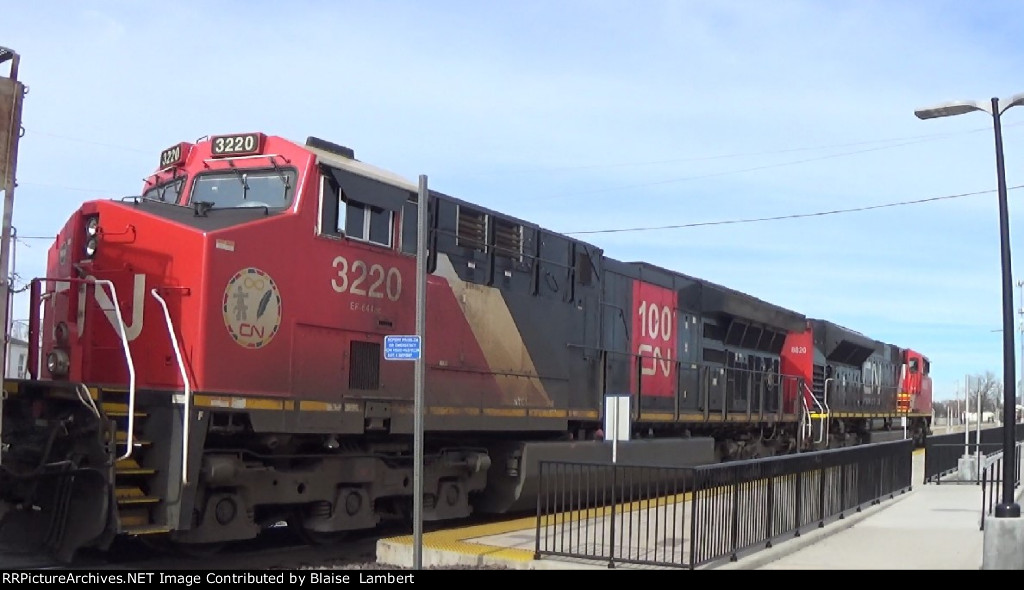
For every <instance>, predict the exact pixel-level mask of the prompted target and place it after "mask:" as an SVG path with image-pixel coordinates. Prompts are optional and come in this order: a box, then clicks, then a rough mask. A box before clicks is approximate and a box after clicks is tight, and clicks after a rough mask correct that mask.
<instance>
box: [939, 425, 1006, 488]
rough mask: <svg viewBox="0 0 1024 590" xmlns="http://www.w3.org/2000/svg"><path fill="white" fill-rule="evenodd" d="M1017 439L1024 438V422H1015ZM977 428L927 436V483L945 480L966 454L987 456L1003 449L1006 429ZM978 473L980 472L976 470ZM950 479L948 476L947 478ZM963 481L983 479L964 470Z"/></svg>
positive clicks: (960, 479) (959, 479) (960, 478)
mask: <svg viewBox="0 0 1024 590" xmlns="http://www.w3.org/2000/svg"><path fill="white" fill-rule="evenodd" d="M1014 428H1015V433H1014V436H1015V440H1017V441H1018V442H1019V441H1024V424H1016V425H1015V426H1014ZM978 434H979V433H978V432H977V431H974V430H972V431H969V432H968V433H967V436H966V437H965V436H964V434H963V433H953V434H943V435H936V436H929V437H928V438H926V439H925V443H924V449H925V456H924V483H943V478H945V477H946V476H947V475H951V474H953V473H955V472H957V471H958V470H959V469H960V458H961V457H964V456H969V457H975V458H982V459H983V458H984V457H988V456H989V455H992V454H994V453H998V452H1000V451H1002V450H1003V429H1002V428H1001V427H1000V428H986V429H984V430H982V431H981V433H980V434H981V436H980V440H979V436H978ZM975 473H977V472H975ZM947 481H948V480H947ZM957 481H960V482H971V483H980V482H981V478H980V477H978V476H977V475H971V474H963V475H962V477H959V478H957Z"/></svg>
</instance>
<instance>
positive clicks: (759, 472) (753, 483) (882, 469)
mask: <svg viewBox="0 0 1024 590" xmlns="http://www.w3.org/2000/svg"><path fill="white" fill-rule="evenodd" d="M913 448H914V443H913V441H911V440H901V441H894V442H887V443H878V444H872V445H860V446H856V447H851V448H845V449H834V450H828V451H819V452H813V453H801V454H797V455H786V456H782V457H772V458H768V459H758V460H751V461H739V462H734V463H720V464H713V465H705V466H700V467H663V466H645V465H624V464H621V463H620V464H607V463H605V464H597V463H573V462H561V461H544V462H541V464H540V482H539V486H540V493H539V495H538V499H537V524H536V543H535V557H536V558H537V559H540V558H541V557H542V556H544V555H549V556H560V557H568V558H577V559H583V560H597V561H604V562H606V563H607V564H608V566H609V567H614V565H615V564H616V563H631V564H641V565H649V566H664V567H682V568H689V569H693V568H696V567H698V566H701V565H705V564H708V563H711V562H714V561H719V560H724V559H730V560H736V559H738V558H739V557H740V555H741V553H746V552H751V551H757V550H759V549H762V548H766V547H771V546H772V544H773V543H776V542H779V541H782V540H785V539H789V538H793V537H795V536H799V535H800V534H801V532H803V531H806V530H807V529H809V528H816V527H823V526H825V524H827V523H828V522H830V521H833V520H836V519H841V518H844V517H845V516H846V515H848V514H851V513H854V512H859V511H860V510H861V509H862V508H863V507H864V506H869V505H872V504H877V503H879V502H881V501H882V500H883V499H887V498H892V497H894V496H895V495H896V494H898V493H902V492H905V491H907V490H909V489H910V486H911V470H912V452H913Z"/></svg>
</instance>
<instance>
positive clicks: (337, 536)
mask: <svg viewBox="0 0 1024 590" xmlns="http://www.w3.org/2000/svg"><path fill="white" fill-rule="evenodd" d="M288 528H290V529H292V530H293V531H295V534H296V535H297V536H298V537H299V539H301V540H302V542H303V543H305V544H307V545H331V544H333V543H337V542H339V541H343V540H345V538H346V537H348V531H331V532H329V533H324V532H320V531H312V530H309V529H307V528H305V527H303V526H302V518H301V517H298V516H294V517H292V518H290V519H288Z"/></svg>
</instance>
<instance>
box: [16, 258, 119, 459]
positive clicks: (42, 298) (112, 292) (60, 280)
mask: <svg viewBox="0 0 1024 590" xmlns="http://www.w3.org/2000/svg"><path fill="white" fill-rule="evenodd" d="M42 281H46V282H53V283H80V284H86V285H89V284H91V285H95V286H96V287H97V288H99V287H100V286H101V285H102V286H107V287H110V296H111V299H110V300H111V302H112V306H113V308H114V315H115V318H116V319H117V323H116V324H115V326H114V327H115V328H117V335H118V336H120V337H121V347H122V348H123V349H124V358H125V362H126V363H127V364H128V432H127V436H126V438H125V452H124V454H123V455H121V456H119V457H118V458H117V460H118V461H121V460H123V459H127V458H129V457H131V456H132V448H133V446H134V445H133V443H132V440H133V437H134V436H135V361H133V360H132V351H131V347H130V346H129V345H128V334H127V331H126V327H125V324H124V317H123V316H122V315H121V306H120V305H118V303H117V288H116V287H114V283H113V282H112V281H110V280H108V279H97V278H92V277H90V278H87V279H80V278H71V277H60V278H52V277H41V278H35V279H32V283H31V285H32V293H33V295H34V294H35V293H38V292H39V283H40V282H42ZM52 296H53V292H51V291H47V292H46V293H43V294H41V295H40V296H39V317H38V318H32V321H33V322H35V321H38V320H39V319H40V318H41V317H42V307H43V302H44V301H45V300H46V299H48V298H50V297H52ZM32 311H35V310H32ZM104 311H107V310H104ZM136 313H139V312H136ZM33 315H35V314H33ZM33 328H35V329H37V330H38V327H37V326H29V330H32V329H33ZM30 333H31V332H30ZM38 336H39V335H38V334H36V337H38ZM29 345H30V347H35V346H36V343H35V342H32V343H30V344H29ZM38 346H39V349H40V352H41V351H42V346H43V344H42V338H40V339H39V344H38ZM29 350H31V348H30V349H29ZM39 357H40V358H37V359H36V362H37V363H39V372H38V373H37V374H36V376H35V377H36V378H39V377H40V376H41V375H42V371H43V369H42V354H39Z"/></svg>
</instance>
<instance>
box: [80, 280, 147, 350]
mask: <svg viewBox="0 0 1024 590" xmlns="http://www.w3.org/2000/svg"><path fill="white" fill-rule="evenodd" d="M85 278H87V279H90V280H96V277H94V276H91V275H89V276H87V277H85ZM93 289H94V291H95V293H96V304H97V305H99V306H100V310H101V311H103V315H105V316H106V317H107V321H108V322H110V326H111V327H112V328H114V331H115V332H117V334H118V336H120V335H121V326H120V325H119V323H118V321H117V312H116V311H115V307H114V306H115V302H114V301H111V299H110V290H109V287H108V286H107V285H94V286H93ZM78 293H79V297H78V317H79V322H78V326H79V335H81V333H82V327H83V326H84V324H85V321H84V320H85V299H86V298H85V296H84V295H85V294H86V293H87V291H86V290H85V289H80V290H79V291H78ZM145 301H146V275H143V274H137V275H135V284H134V291H133V292H132V313H131V317H129V316H128V315H127V314H125V312H124V310H121V318H122V319H123V320H124V335H125V338H127V339H128V342H131V341H132V340H135V339H136V338H138V337H139V334H141V333H142V321H143V318H144V317H145V314H143V313H142V311H143V310H142V306H143V304H144V303H145Z"/></svg>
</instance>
